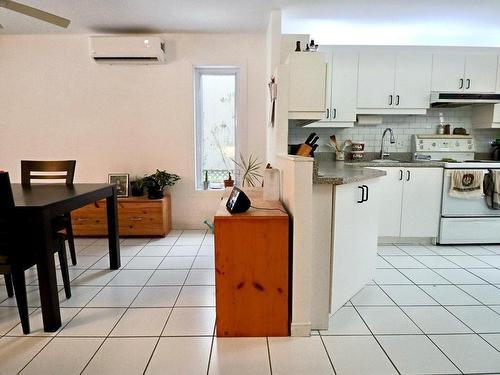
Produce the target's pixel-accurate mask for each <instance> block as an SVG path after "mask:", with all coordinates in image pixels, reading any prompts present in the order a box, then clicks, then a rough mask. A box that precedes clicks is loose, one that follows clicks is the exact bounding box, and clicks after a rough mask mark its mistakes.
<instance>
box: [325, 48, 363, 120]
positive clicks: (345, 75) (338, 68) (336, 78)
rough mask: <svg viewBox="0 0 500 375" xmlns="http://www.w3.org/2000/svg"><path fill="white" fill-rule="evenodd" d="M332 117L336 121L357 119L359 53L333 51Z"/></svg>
mask: <svg viewBox="0 0 500 375" xmlns="http://www.w3.org/2000/svg"><path fill="white" fill-rule="evenodd" d="M332 61H333V62H332V85H331V88H332V93H331V98H332V100H331V102H332V105H331V108H330V118H331V120H332V121H334V122H354V121H356V99H357V84H358V54H357V53H356V52H347V51H335V50H334V51H333V56H332Z"/></svg>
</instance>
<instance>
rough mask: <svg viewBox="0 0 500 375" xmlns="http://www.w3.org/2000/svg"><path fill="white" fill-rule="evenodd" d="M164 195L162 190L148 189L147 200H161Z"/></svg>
mask: <svg viewBox="0 0 500 375" xmlns="http://www.w3.org/2000/svg"><path fill="white" fill-rule="evenodd" d="M164 195H165V192H164V190H163V189H148V198H149V199H161V198H163V197H164Z"/></svg>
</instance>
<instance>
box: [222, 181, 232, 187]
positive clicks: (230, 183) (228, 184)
mask: <svg viewBox="0 0 500 375" xmlns="http://www.w3.org/2000/svg"><path fill="white" fill-rule="evenodd" d="M233 186H234V180H224V187H225V188H227V187H233Z"/></svg>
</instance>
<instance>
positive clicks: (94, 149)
mask: <svg viewBox="0 0 500 375" xmlns="http://www.w3.org/2000/svg"><path fill="white" fill-rule="evenodd" d="M162 38H163V39H164V40H166V41H167V49H168V52H167V54H168V63H167V64H166V65H160V66H151V65H149V66H109V65H97V64H95V63H94V62H93V61H91V59H90V58H89V47H88V35H71V36H55V35H37V36H34V35H24V36H21V35H12V36H0V169H5V170H8V171H9V172H10V173H11V178H12V180H13V181H19V180H20V160H21V159H49V160H50V159H76V160H77V172H76V181H77V182H105V181H106V178H107V173H108V172H128V173H130V174H131V176H133V175H142V174H144V173H151V172H153V171H154V170H155V169H156V168H160V169H166V170H167V171H169V172H173V173H177V174H179V175H180V176H181V177H182V180H181V182H180V183H179V184H178V185H176V186H175V187H174V188H173V190H172V202H173V224H174V226H175V227H178V228H179V227H183V228H200V227H203V224H202V222H203V220H204V219H205V218H211V217H212V215H213V213H214V211H215V208H216V207H217V205H218V204H219V196H220V194H219V193H214V192H203V191H201V192H200V191H195V189H194V131H193V129H194V126H193V66H195V65H212V64H213V65H237V66H240V67H241V77H242V82H241V89H242V91H244V92H242V103H241V108H240V110H241V113H240V116H241V117H240V123H239V125H240V131H241V138H240V147H241V150H242V151H243V152H244V153H250V152H254V153H255V154H256V155H258V156H259V157H260V159H261V160H262V161H263V162H265V161H266V160H265V153H266V141H265V139H266V98H267V92H266V40H265V34H238V35H231V34H223V35H222V34H168V35H162Z"/></svg>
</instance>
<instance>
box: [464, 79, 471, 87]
mask: <svg viewBox="0 0 500 375" xmlns="http://www.w3.org/2000/svg"><path fill="white" fill-rule="evenodd" d="M465 82H467V85H466V86H465V88H466V89H470V79H469V78H467V79H466V80H465Z"/></svg>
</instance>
